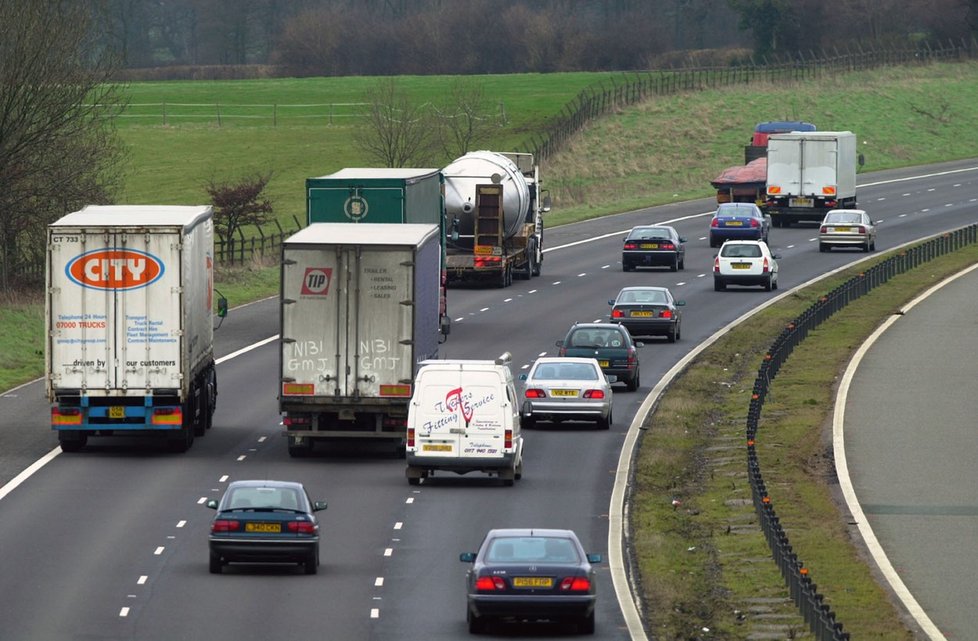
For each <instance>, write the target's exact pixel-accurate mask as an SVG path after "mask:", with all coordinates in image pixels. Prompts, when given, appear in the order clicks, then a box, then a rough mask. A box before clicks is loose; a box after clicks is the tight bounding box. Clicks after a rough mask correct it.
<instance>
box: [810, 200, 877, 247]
mask: <svg viewBox="0 0 978 641" xmlns="http://www.w3.org/2000/svg"><path fill="white" fill-rule="evenodd" d="M833 247H859V248H860V249H862V250H863V251H864V252H868V251H872V250H875V249H876V224H875V223H874V222H873V219H872V218H870V217H869V214H867V213H866V212H865V211H863V210H862V209H831V210H829V211H828V213H826V214H825V218H824V219H822V224H821V225H820V226H819V228H818V251H820V252H825V251H828V250H830V249H832V248H833Z"/></svg>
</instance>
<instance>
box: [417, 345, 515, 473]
mask: <svg viewBox="0 0 978 641" xmlns="http://www.w3.org/2000/svg"><path fill="white" fill-rule="evenodd" d="M509 362H510V355H509V353H506V354H503V355H501V356H500V357H499V358H497V359H495V360H492V361H489V360H440V361H428V362H425V363H422V365H423V367H422V368H421V369H420V370H419V371H418V375H417V378H416V380H415V384H414V396H413V398H412V399H411V407H410V411H409V412H408V428H407V469H406V471H405V472H406V475H407V479H408V483H410V484H411V485H417V484H419V483H420V482H421V480H422V479H424V478H427V477H428V476H430V475H432V474H434V473H435V471H436V470H445V471H448V472H454V473H456V474H467V473H468V472H485V473H486V474H489V475H490V476H496V477H498V478H499V479H500V480H502V482H503V484H504V485H513V482H514V481H518V480H519V479H520V478H522V476H523V434H522V431H521V429H520V411H519V400H518V397H517V396H516V387H515V384H514V382H513V373H512V371H511V370H510V368H509Z"/></svg>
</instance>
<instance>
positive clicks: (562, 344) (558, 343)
mask: <svg viewBox="0 0 978 641" xmlns="http://www.w3.org/2000/svg"><path fill="white" fill-rule="evenodd" d="M554 345H556V346H557V347H563V346H564V341H563V340H559V341H557V342H556V343H554Z"/></svg>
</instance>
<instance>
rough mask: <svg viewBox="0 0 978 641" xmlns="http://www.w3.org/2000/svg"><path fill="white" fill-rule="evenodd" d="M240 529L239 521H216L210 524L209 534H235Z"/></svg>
mask: <svg viewBox="0 0 978 641" xmlns="http://www.w3.org/2000/svg"><path fill="white" fill-rule="evenodd" d="M240 529H241V521H234V520H232V519H217V520H215V521H214V522H213V523H211V532H212V533H214V534H220V533H222V532H237V531H238V530H240Z"/></svg>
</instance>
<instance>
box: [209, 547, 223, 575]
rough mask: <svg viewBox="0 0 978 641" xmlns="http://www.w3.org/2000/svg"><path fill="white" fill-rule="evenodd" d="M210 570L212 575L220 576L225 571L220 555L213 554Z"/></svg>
mask: <svg viewBox="0 0 978 641" xmlns="http://www.w3.org/2000/svg"><path fill="white" fill-rule="evenodd" d="M210 570H211V574H220V573H221V572H223V571H224V563H223V562H222V561H221V555H220V554H214V553H213V552H211V564H210Z"/></svg>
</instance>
